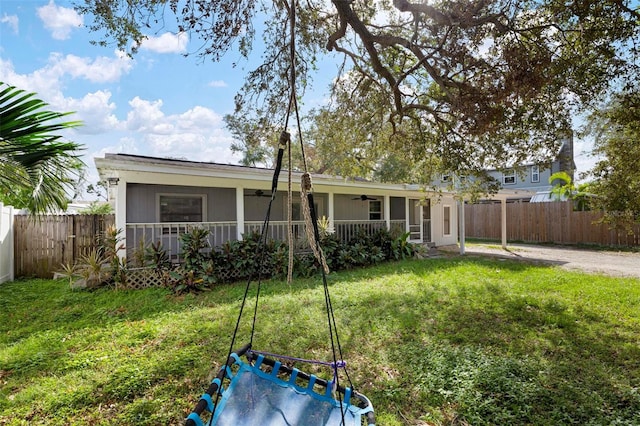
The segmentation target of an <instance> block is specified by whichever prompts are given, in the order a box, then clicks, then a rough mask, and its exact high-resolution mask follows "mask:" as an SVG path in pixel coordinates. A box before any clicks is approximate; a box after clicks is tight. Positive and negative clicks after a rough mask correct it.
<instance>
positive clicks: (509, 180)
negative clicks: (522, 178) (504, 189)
mask: <svg viewBox="0 0 640 426" xmlns="http://www.w3.org/2000/svg"><path fill="white" fill-rule="evenodd" d="M502 183H503V184H504V185H514V184H515V183H516V171H515V170H508V171H506V172H504V173H503V174H502Z"/></svg>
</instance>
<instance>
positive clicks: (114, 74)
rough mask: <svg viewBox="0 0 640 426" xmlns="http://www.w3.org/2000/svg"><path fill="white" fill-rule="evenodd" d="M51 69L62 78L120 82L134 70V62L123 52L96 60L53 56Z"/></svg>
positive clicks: (51, 57) (50, 59)
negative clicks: (63, 76) (65, 76)
mask: <svg viewBox="0 0 640 426" xmlns="http://www.w3.org/2000/svg"><path fill="white" fill-rule="evenodd" d="M49 63H50V65H48V67H49V68H51V69H52V72H53V73H55V74H57V75H59V76H62V75H65V74H68V75H70V76H72V77H74V78H83V79H85V80H89V81H91V82H93V83H105V82H114V81H118V80H119V79H120V77H122V75H123V74H126V73H128V72H129V71H130V70H131V68H132V60H131V58H129V57H127V56H126V55H125V54H123V53H122V52H119V51H116V52H114V57H112V58H108V57H106V56H99V57H97V58H95V59H93V60H92V59H91V58H81V57H79V56H76V55H66V56H62V55H60V54H56V53H54V54H51V56H50V57H49Z"/></svg>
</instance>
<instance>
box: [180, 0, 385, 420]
mask: <svg viewBox="0 0 640 426" xmlns="http://www.w3.org/2000/svg"><path fill="white" fill-rule="evenodd" d="M289 11H290V26H291V29H290V33H291V34H290V36H291V41H290V46H289V47H290V54H291V65H292V66H291V67H290V73H291V75H290V79H291V80H290V86H291V95H290V99H289V108H288V112H287V117H286V120H285V125H284V128H285V129H286V128H287V126H288V122H289V117H290V113H291V108H292V106H294V107H295V112H296V115H297V114H298V105H297V101H296V95H295V87H296V72H295V36H294V31H295V0H292V3H291V6H290V7H289ZM299 123H300V121H299V118H298V129H299V128H300V124H299ZM298 135H299V136H300V138H301V137H302V136H301V132H300V131H298ZM300 146H301V149H302V159H303V162H304V168H305V170H306V160H305V155H304V146H303V144H302V139H300ZM286 147H288V149H289V163H290V164H289V191H291V160H290V159H291V143H290V136H289V133H287V132H286V131H285V132H282V134H281V136H280V141H279V148H278V156H277V160H276V167H275V169H274V174H273V180H272V183H271V200H270V201H269V205H268V207H267V212H266V215H265V220H264V222H263V225H262V232H261V235H260V244H259V248H258V253H256V255H257V256H256V258H257V259H258V265H259V266H260V265H262V261H263V259H264V246H265V243H266V240H267V235H268V234H267V230H268V227H269V220H270V216H271V206H272V204H273V201H274V200H275V197H276V192H277V187H278V179H279V176H280V170H281V168H282V158H283V156H284V149H285V148H286ZM289 193H290V192H289ZM301 202H302V203H301V204H302V207H303V213H304V214H305V219H306V220H305V221H306V222H307V229H308V230H312V232H311V233H310V234H308V236H309V241H310V243H311V244H310V245H311V248H312V250H313V252H314V255H315V257H316V259H317V260H318V261H319V262H320V263H321V265H322V267H321V268H320V269H321V271H322V282H323V287H324V296H325V305H326V312H327V319H328V325H329V336H330V340H331V349H332V353H333V361H332V362H324V361H314V360H305V359H301V358H295V357H290V356H283V355H276V354H271V353H268V352H260V351H256V350H254V349H253V347H252V345H253V335H254V329H255V324H256V316H257V310H258V299H259V295H260V285H261V278H262V277H261V269H262V268H260V267H258V268H257V269H258V280H257V292H256V299H255V307H254V316H253V322H252V326H251V338H250V341H249V343H248V344H247V345H245V346H244V347H242V348H241V349H239V350H237V351H234V350H233V349H234V345H235V339H236V335H237V333H238V328H239V326H240V320H241V318H242V313H243V310H244V307H245V302H246V300H247V295H248V293H249V288H250V286H251V281H252V278H249V280H248V281H247V285H246V287H245V292H244V298H243V300H242V304H241V307H240V312H239V315H238V320H237V322H236V327H235V330H234V333H233V337H232V339H231V345H230V348H229V352H228V356H227V360H226V362H225V364H224V365H223V366H222V368H220V370H219V371H218V374H217V376H216V377H215V379H213V381H212V382H211V384H210V385H209V387H208V389H207V391H206V392H205V393H204V394H203V395H202V397H201V398H200V400H199V401H198V403H197V405H196V407H195V408H194V410H193V411H192V412H191V414H189V416H188V417H187V419H186V425H187V426H204V425H205V424H208V425H209V426H213V425H216V426H251V425H260V426H294V425H298V426H363V425H367V426H375V415H374V411H373V406H372V404H371V401H369V399H368V398H367V397H366V396H364V395H362V394H360V393H359V392H357V391H355V389H354V387H353V384H352V383H351V379H350V377H349V374H348V371H347V366H346V362H345V361H343V359H344V358H343V356H342V349H341V347H340V340H339V337H338V330H337V327H336V322H335V318H334V316H333V308H332V306H331V298H330V295H329V286H328V284H327V275H326V274H327V273H328V267H327V266H326V263H325V261H324V257H323V255H322V249H321V248H320V245H319V241H320V237H319V232H318V223H317V215H316V211H315V207H314V206H315V204H314V202H313V193H312V190H311V177H310V175H309V174H308V173H307V172H305V173H304V174H303V179H302V193H301ZM290 266H291V258H290ZM290 269H291V268H290ZM294 362H296V363H297V362H304V363H311V364H315V365H320V366H325V367H327V368H330V369H331V370H332V373H333V377H332V378H331V379H330V380H327V379H324V378H320V377H317V376H316V375H314V374H308V373H305V372H303V371H301V370H298V369H297V368H294V367H291V366H290V365H289V364H291V363H294ZM340 370H342V371H344V375H345V376H346V378H347V381H348V382H349V386H342V385H340V374H339V372H340ZM203 414H204V415H205V417H208V420H203V419H202V417H201V416H202V415H203Z"/></svg>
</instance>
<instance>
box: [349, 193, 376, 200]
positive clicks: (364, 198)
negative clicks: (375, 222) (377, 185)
mask: <svg viewBox="0 0 640 426" xmlns="http://www.w3.org/2000/svg"><path fill="white" fill-rule="evenodd" d="M352 200H361V201H367V200H371V201H376V200H377V198H371V197H369V196H368V195H365V194H362V195H361V196H359V197H355V198H352Z"/></svg>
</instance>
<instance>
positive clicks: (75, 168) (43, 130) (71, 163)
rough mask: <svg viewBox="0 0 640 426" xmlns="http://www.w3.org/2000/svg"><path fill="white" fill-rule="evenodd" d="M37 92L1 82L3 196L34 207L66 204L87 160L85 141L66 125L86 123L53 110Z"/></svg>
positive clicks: (0, 170) (16, 204) (39, 210)
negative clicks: (68, 134)
mask: <svg viewBox="0 0 640 426" xmlns="http://www.w3.org/2000/svg"><path fill="white" fill-rule="evenodd" d="M46 106H47V104H46V103H45V102H43V101H42V100H40V99H37V98H35V94H34V93H27V92H25V91H24V90H21V89H18V88H16V87H14V86H11V85H8V84H6V83H3V82H0V194H2V195H0V196H2V197H5V199H3V201H5V202H7V201H8V202H10V203H11V204H14V207H19V208H28V209H29V211H30V212H31V213H34V214H38V213H45V212H50V211H54V210H57V209H65V208H66V205H67V202H68V195H67V190H71V189H72V188H73V183H74V179H73V176H74V175H78V174H79V172H80V171H81V169H82V167H83V166H84V165H83V163H82V161H81V160H80V158H79V155H78V154H77V152H78V151H80V150H81V149H83V147H82V146H81V145H80V144H77V143H75V142H70V141H64V140H63V137H62V135H60V134H56V132H58V131H60V130H66V129H71V128H74V127H78V126H80V125H81V122H80V121H66V122H65V121H61V119H62V118H63V117H66V116H68V115H70V114H72V113H70V112H66V113H60V112H53V111H47V110H46V109H44V108H45V107H46Z"/></svg>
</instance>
